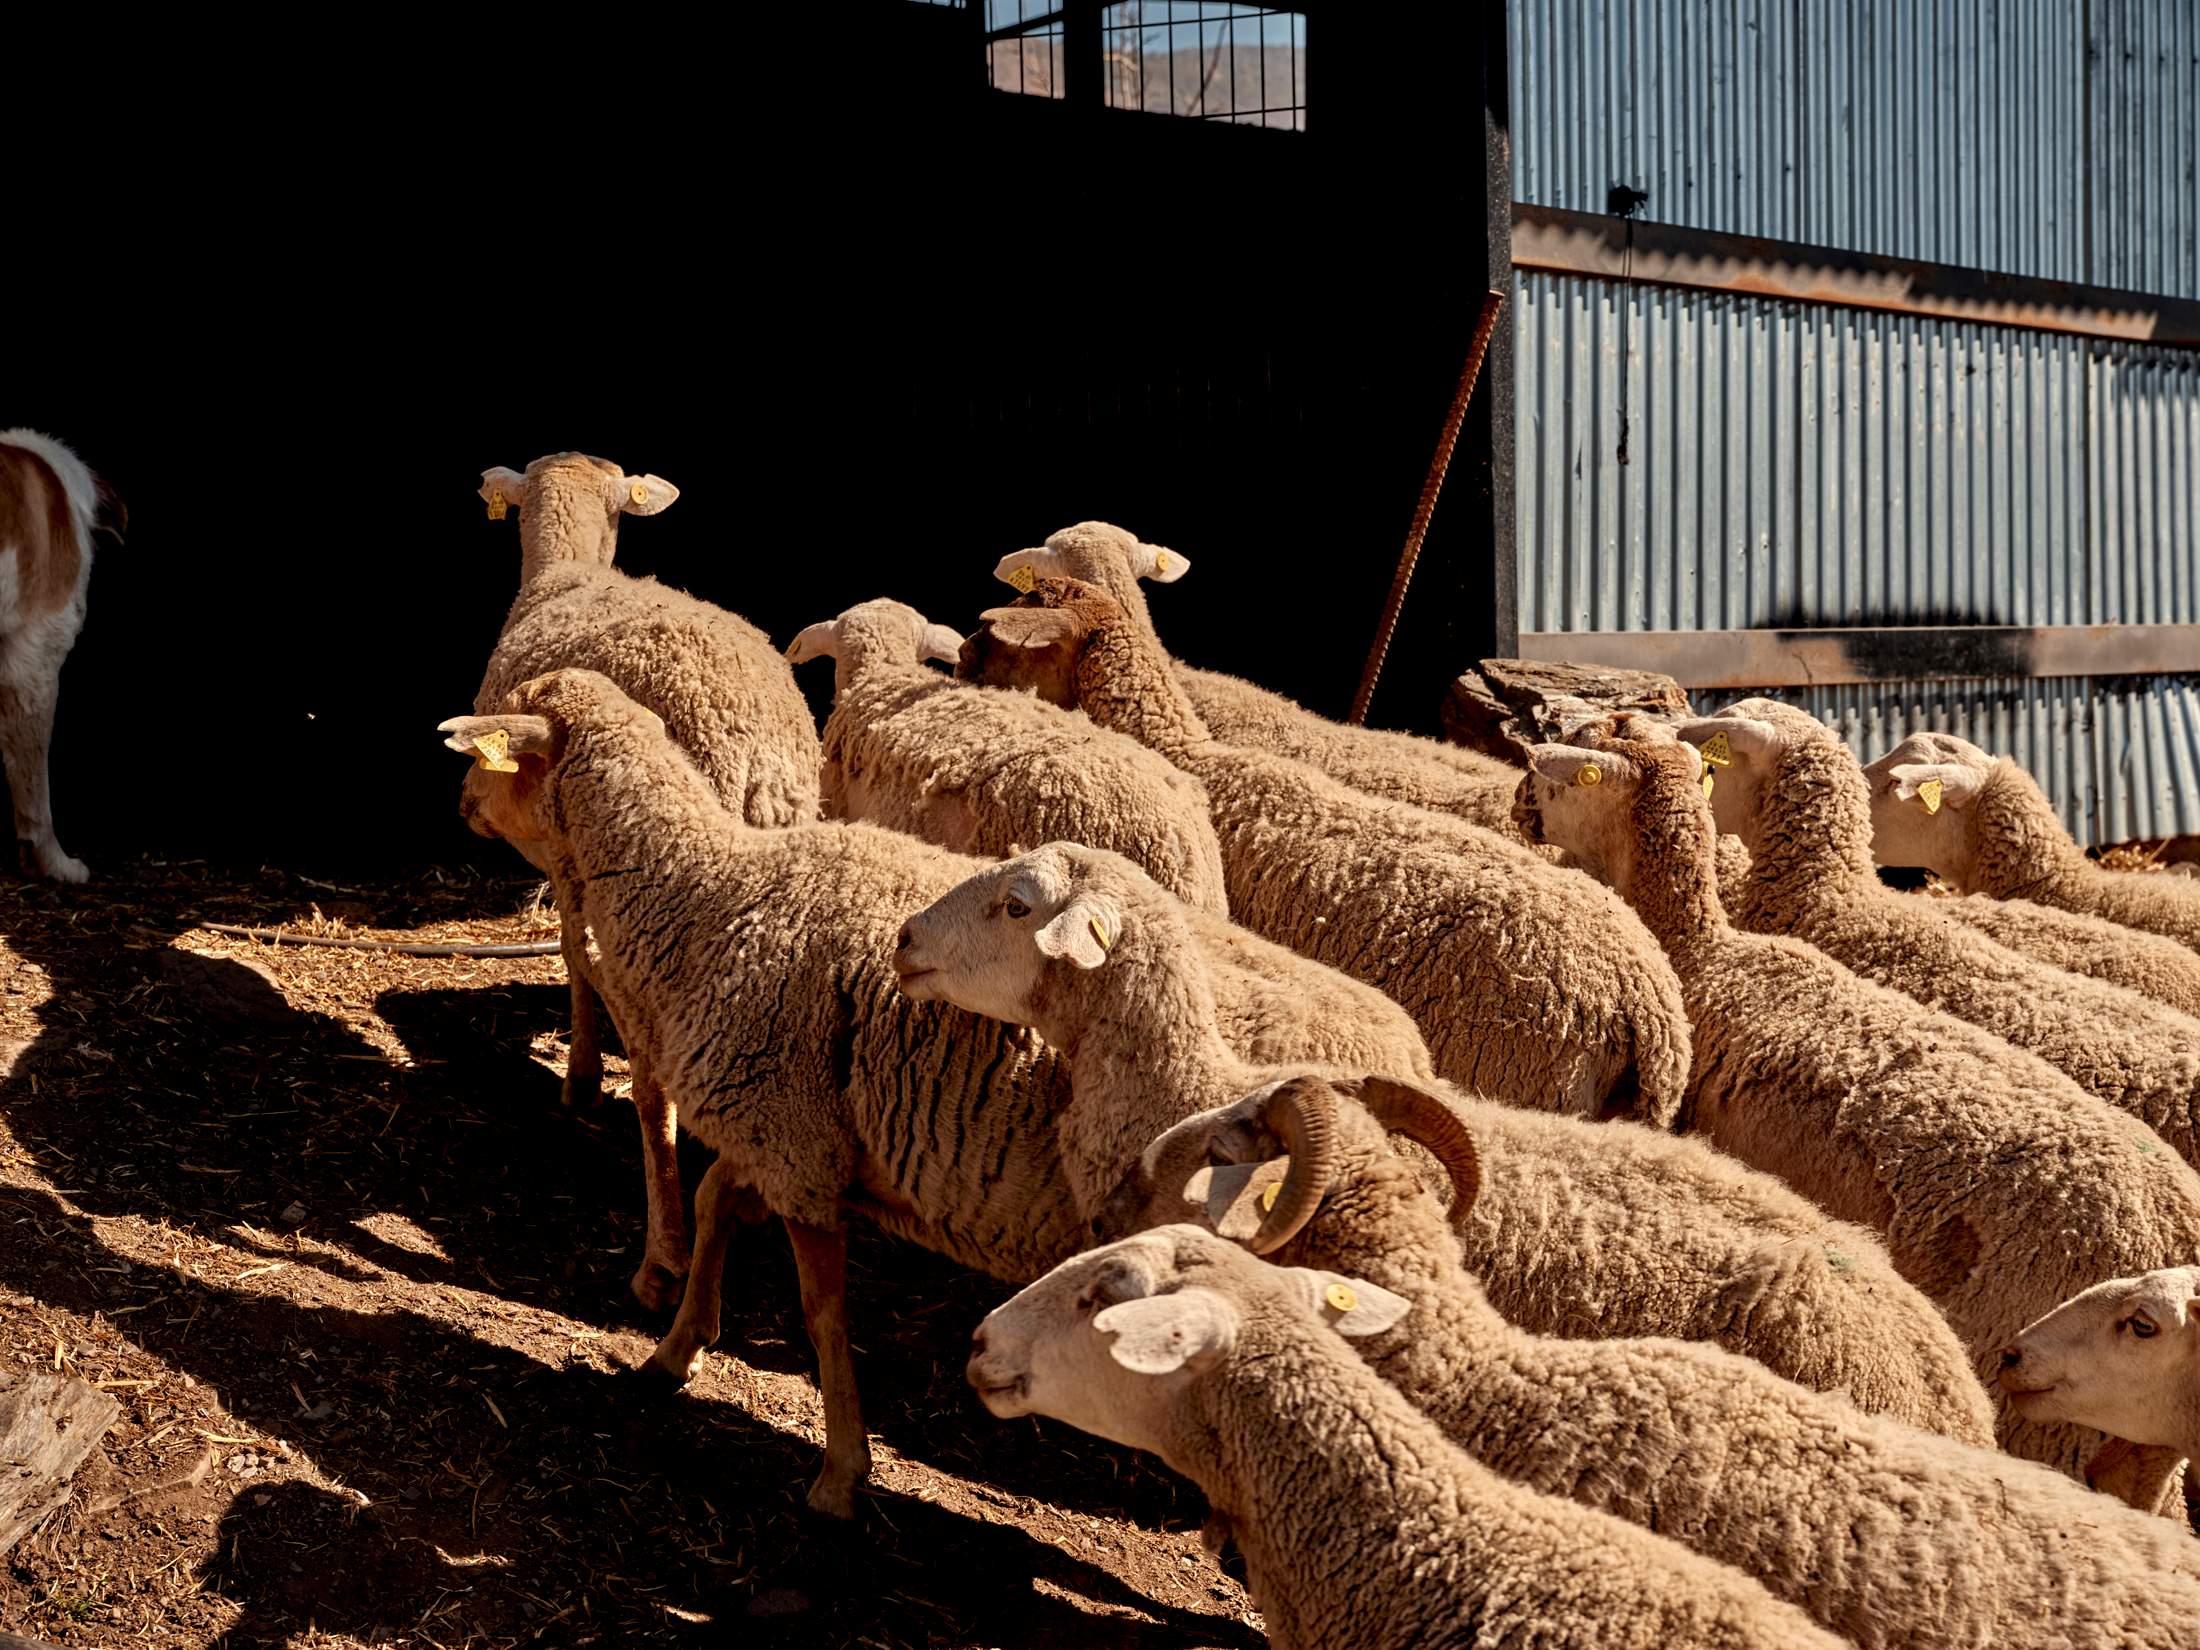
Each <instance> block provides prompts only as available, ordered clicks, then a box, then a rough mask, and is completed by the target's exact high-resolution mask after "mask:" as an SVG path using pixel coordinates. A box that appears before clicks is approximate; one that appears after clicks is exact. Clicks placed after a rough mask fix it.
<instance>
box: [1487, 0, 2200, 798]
mask: <svg viewBox="0 0 2200 1650" xmlns="http://www.w3.org/2000/svg"><path fill="white" fill-rule="evenodd" d="M2089 30H2090V36H2091V43H2092V50H2091V51H2090V52H2089V51H2088V31H2089ZM1511 40H1512V53H1513V76H1512V96H1513V133H1514V151H1513V152H1514V167H1515V187H1516V191H1517V193H1518V196H1519V198H1520V199H1522V200H1527V201H1533V202H1536V203H1539V204H1545V205H1552V206H1562V207H1570V208H1573V209H1576V210H1582V211H1602V210H1604V208H1605V196H1606V191H1607V189H1608V188H1609V187H1610V186H1611V185H1612V184H1615V183H1620V184H1626V185H1628V186H1629V187H1632V188H1635V189H1639V190H1642V191H1644V192H1646V193H1647V194H1648V195H1649V200H1648V202H1647V203H1646V204H1645V206H1644V208H1643V213H1642V215H1643V216H1644V217H1646V218H1653V219H1659V220H1663V221H1668V222H1676V223H1684V224H1689V225H1692V226H1695V227H1700V228H1708V229H1719V230H1728V231H1732V232H1735V233H1742V234H1756V235H1768V236H1774V237H1779V238H1783V239H1791V240H1800V241H1812V242H1818V243H1821V244H1830V245H1836V246H1843V247H1849V248H1853V249H1857V250H1863V251H1871V252H1880V253H1887V254H1892V255H1897V256H1906V257H1917V258H1924V259H1930V260H1934V261H1940V262H1948V263H1958V264H1971V265H1977V266H1981V267H1986V268H1992V269H2001V270H2007V271H2012V272H2016V273H2022V274H2031V275H2039V276H2047V277H2055V278H2061V279H2071V280H2092V281H2095V282H2098V283H2101V284H2109V285H2121V286H2133V287H2138V288H2141V289H2144V290H2152V291H2156V292H2168V293H2172V294H2176V295H2185V296H2200V241H2196V225H2200V177H2196V175H2195V153H2196V146H2200V132H2196V127H2200V61H2196V58H2200V25H2196V21H2195V17H2194V7H2193V6H2192V4H2191V0H2092V4H2091V6H2090V8H2082V7H2079V6H2075V5H2072V4H2068V3H2067V0H2009V3H2005V4H2000V5H1993V4H1987V3H1985V0H1911V3H1901V4H1891V3H1880V4H1857V5H1848V4H1842V3H1839V0H1787V3H1784V4H1781V3H1773V0H1638V3H1635V4H1626V3H1620V0H1614V3H1611V4H1603V3H1597V0H1512V33H1511ZM2089 65H2090V66H2091V67H2090V74H2089ZM1515 287H1516V297H1517V302H1516V304H1515V306H1514V309H1513V322H1514V326H1515V328H1516V329H1517V336H1518V343H1519V358H1518V362H1519V365H1518V371H1519V384H1518V401H1517V418H1518V448H1517V454H1518V473H1517V484H1518V489H1519V520H1520V558H1521V559H1520V602H1521V614H1520V622H1521V627H1522V628H1523V629H1526V630H1568V629H1576V630H1635V629H1675V628H1678V629H1696V628H1702V629H1726V628H1741V627H1749V626H1766V625H1834V624H1850V625H1856V624H1862V625H1881V624H1965V623H1980V624H2082V623H2110V622H2122V623H2193V622H2200V357H2195V356H2193V355H2191V354H2188V353H2184V352H2177V351H2168V350H2155V349H2146V348H2139V347H2134V346H2130V345H2123V344H2110V343H2104V342H2101V341H2098V340H2091V339H2080V338H2073V337H2067V336H2063V335H2059V334H2052V333H2042V332H2023V331H2016V330H2011V329H2003V328H1993V327H1981V326H1976V325H1969V324H1960V323H1953V322H1944V321H1933V320H1923V319H1918V318H1914V317H1904V316H1895V315H1882V314H1876V313H1869V312H1863V311H1857V310H1844V309H1833V308H1822V307H1819V306H1812V305H1797V304H1786V303H1775V302H1770V301H1766V300H1759V299H1751V298H1745V297H1727V296H1722V295H1718V294H1712V293H1703V292H1687V291H1680V290H1676V289H1670V288H1656V287H1647V286H1631V285H1626V284H1621V283H1611V282H1601V281H1594V280H1581V279H1573V278H1566V277H1558V276H1547V275H1530V276H1522V277H1519V278H1517V279H1516V282H1515ZM1783 696H1790V697H1794V698H1796V699H1797V700H1798V701H1799V702H1801V703H1804V704H1806V705H1808V706H1809V707H1810V708H1811V709H1812V710H1813V711H1814V712H1815V713H1816V714H1819V715H1821V716H1825V717H1827V718H1829V719H1830V720H1833V721H1835V722H1836V723H1837V724H1838V725H1839V726H1840V727H1841V728H1842V730H1843V732H1844V734H1845V736H1846V737H1848V738H1849V739H1850V740H1851V741H1852V742H1853V743H1855V744H1856V745H1857V746H1858V748H1859V749H1861V750H1863V751H1864V752H1865V754H1866V755H1867V756H1870V755H1876V754H1877V753H1878V751H1879V750H1880V749H1882V748H1884V747H1885V746H1886V745H1888V744H1891V743H1893V742H1894V741H1895V740H1896V739H1898V738H1900V737H1901V735H1902V734H1903V733H1905V732H1908V731H1910V730H1911V729H1912V728H1918V727H1928V726H1941V727H1945V728H1947V729H1948V730H1949V731H1951V732H1958V733H1962V734H1964V735H1965V736H1966V737H1970V738H1973V739H1976V740H1977V741H1978V742H1979V743H1980V744H1983V745H1986V746H1987V747H1988V748H1989V749H1995V750H2002V751H2006V752H2007V754H2009V755H2011V756H2013V757H2016V758H2017V759H2019V760H2020V761H2023V762H2025V763H2026V764H2027V765H2028V766H2031V767H2033V768H2034V771H2036V772H2037V773H2038V774H2039V776H2040V778H2041V781H2042V783H2043V784H2045V785H2046V786H2047V787H2048V789H2049V793H2050V794H2051V795H2052V796H2054V797H2055V799H2056V801H2057V803H2058V806H2059V807H2060V808H2061V809H2062V812H2063V815H2064V817H2065V819H2066V821H2067V822H2068V823H2069V824H2070V826H2071V828H2072V829H2073V831H2075V832H2077V833H2078V834H2079V836H2080V837H2081V838H2082V839H2085V840H2094V841H2114V840H2120V839H2123V838H2128V837H2133V836H2142V835H2165V834H2169V833H2172V832H2188V831H2200V790H2196V787H2195V785H2194V782H2193V781H2194V778H2195V775H2196V774H2200V696H2196V694H2195V691H2194V685H2193V684H2192V683H2191V682H2190V681H2188V680H2186V679H2182V678H2176V679H2164V680H2159V681H2139V680H2132V679H2116V680H2103V681H2101V682H2099V683H2094V682H2089V681H2081V680H2062V681H2050V682H1983V681H1982V682H1962V683H1913V684H1885V685H1874V686H1870V687H1864V688H1846V689H1840V690H1820V691H1817V692H1811V693H1795V694H1793V695H1783Z"/></svg>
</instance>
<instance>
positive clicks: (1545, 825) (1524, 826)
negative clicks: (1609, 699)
mask: <svg viewBox="0 0 2200 1650" xmlns="http://www.w3.org/2000/svg"><path fill="white" fill-rule="evenodd" d="M1566 740H1567V742H1566V743H1565V744H1562V745H1537V746H1535V747H1534V748H1533V749H1532V750H1530V752H1529V754H1528V771H1527V773H1526V774H1524V775H1522V777H1521V780H1520V784H1519V787H1518V788H1517V789H1516V790H1515V792H1514V794H1513V819H1514V821H1515V822H1516V823H1517V824H1518V825H1519V826H1520V829H1521V832H1522V834H1523V835H1525V836H1526V837H1527V838H1528V840H1529V841H1531V842H1545V843H1550V844H1552V845H1554V846H1556V847H1560V848H1564V849H1565V850H1566V851H1567V852H1568V853H1570V854H1572V855H1573V857H1574V859H1575V860H1576V861H1577V862H1578V863H1579V864H1580V866H1581V868H1582V869H1584V870H1586V871H1587V872H1589V874H1590V875H1592V876H1594V877H1596V878H1597V879H1598V880H1600V881H1602V882H1605V883H1608V884H1610V885H1611V886H1612V887H1614V888H1616V889H1618V890H1619V892H1620V893H1621V895H1622V896H1624V897H1631V896H1632V893H1633V891H1634V883H1635V881H1636V878H1637V874H1638V863H1637V862H1638V859H1639V854H1640V850H1641V848H1642V846H1643V844H1644V843H1645V841H1646V840H1647V839H1648V835H1649V834H1650V833H1646V832H1645V830H1644V824H1645V821H1644V820H1643V819H1642V817H1641V815H1642V811H1643V810H1644V809H1646V808H1653V807H1670V806H1672V805H1673V804H1674V801H1675V800H1676V799H1677V798H1686V799H1687V800H1685V801H1682V802H1681V803H1680V805H1681V806H1683V807H1685V808H1687V809H1688V810H1689V811H1690V812H1691V813H1698V812H1701V810H1702V804H1701V803H1700V802H1698V801H1697V800H1696V798H1699V797H1711V796H1713V795H1714V793H1715V792H1716V791H1717V790H1718V789H1719V788H1721V787H1722V786H1723V785H1724V783H1725V780H1724V775H1723V774H1721V773H1720V772H1719V770H1718V769H1717V768H1716V767H1713V766H1710V765H1709V764H1707V762H1706V760H1705V758H1704V756H1703V753H1702V752H1701V751H1699V750H1698V749H1697V748H1696V747H1695V746H1693V745H1689V744H1685V743H1683V742H1682V741H1680V740H1679V739H1677V738H1675V737H1674V734H1673V732H1672V730H1671V729H1670V728H1669V727H1667V726H1666V725H1665V724H1664V723H1662V722H1658V721H1654V720H1652V719H1651V718H1649V717H1646V716H1636V715H1633V714H1631V713H1628V712H1625V711H1622V712H1620V713H1618V714H1617V715H1612V716H1599V717H1595V718H1593V719H1591V720H1590V721H1587V722H1584V723H1581V724H1578V725H1577V726H1575V727H1574V728H1572V729H1571V730H1569V731H1568V733H1567V736H1566ZM1666 769H1670V770H1672V772H1673V773H1674V775H1676V776H1677V778H1678V780H1679V781H1680V783H1679V785H1678V786H1675V785H1672V784H1668V783H1661V782H1660V780H1659V776H1660V774H1661V771H1662V770H1666ZM1713 805H1714V806H1715V805H1716V804H1715V803H1714V804H1713ZM1654 834H1655V835H1657V836H1659V837H1661V838H1662V837H1663V836H1665V835H1667V834H1668V832H1667V830H1666V829H1665V822H1663V821H1660V822H1659V829H1658V830H1657V831H1656V832H1655V833H1654Z"/></svg>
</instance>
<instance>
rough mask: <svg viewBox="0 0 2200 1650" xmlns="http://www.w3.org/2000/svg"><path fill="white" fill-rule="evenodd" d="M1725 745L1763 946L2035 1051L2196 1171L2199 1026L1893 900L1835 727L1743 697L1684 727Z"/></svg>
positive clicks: (1731, 803) (1754, 923)
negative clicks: (1809, 948) (1827, 962)
mask: <svg viewBox="0 0 2200 1650" xmlns="http://www.w3.org/2000/svg"><path fill="white" fill-rule="evenodd" d="M1730 723H1745V724H1757V725H1759V726H1762V727H1768V728H1770V729H1771V730H1772V735H1771V737H1770V739H1769V740H1767V739H1765V738H1764V737H1762V736H1760V737H1758V738H1756V739H1752V740H1747V741H1745V740H1744V739H1743V738H1742V737H1741V735H1740V731H1739V728H1737V731H1736V733H1735V735H1734V736H1733V737H1732V738H1730V740H1729V745H1730V749H1731V753H1732V754H1731V760H1730V762H1729V764H1728V766H1726V767H1725V768H1723V769H1720V770H1717V781H1716V783H1717V790H1716V792H1715V793H1714V795H1713V797H1712V804H1711V805H1712V810H1713V813H1714V814H1715V815H1716V817H1717V818H1718V820H1719V822H1720V825H1721V828H1722V829H1725V830H1731V831H1732V832H1733V833H1734V834H1735V835H1737V836H1739V837H1740V838H1741V839H1742V843H1743V846H1744V847H1746V848H1747V849H1748V850H1749V859H1750V871H1749V876H1748V879H1747V880H1746V881H1745V882H1744V883H1743V885H1742V891H1741V895H1740V898H1739V899H1738V900H1735V901H1733V902H1731V903H1729V904H1728V906H1727V914H1728V915H1729V916H1730V917H1732V918H1733V920H1734V922H1735V923H1736V924H1737V925H1739V926H1740V927H1743V928H1747V929H1750V930H1752V931H1754V932H1756V933H1760V934H1786V935H1789V936H1791V937H1793V938H1795V939H1799V940H1804V941H1807V942H1808V943H1809V944H1811V945H1814V946H1816V947H1817V948H1818V949H1819V950H1821V951H1823V952H1824V953H1826V955H1827V956H1829V957H1831V958H1833V959H1834V960H1835V961H1836V962H1839V963H1841V964H1842V965H1843V966H1845V967H1847V968H1850V969H1852V970H1854V971H1855V972H1856V973H1858V974H1861V975H1862V976H1864V978H1866V979H1868V980H1874V981H1877V982H1878V983H1879V984H1881V985H1884V986H1887V987H1890V988H1891V989H1893V990H1896V991H1900V992H1902V993H1904V994H1905V995H1907V996H1910V997H1914V998H1916V999H1917V1001H1919V1002H1920V1003H1923V1004H1924V1005H1925V1006H1926V1007H1928V1008H1932V1009H1937V1010H1939V1011H1941V1012H1942V1013H1945V1014H1952V1015H1954V1016H1955V1017H1956V1018H1957V1019H1959V1020H1965V1021H1968V1022H1969V1023H1970V1024H1972V1025H1974V1026H1977V1027H1978V1028H1979V1029H1981V1030H1982V1031H1990V1032H1992V1033H1993V1034H1994V1035H1995V1036H1997V1037H1999V1038H2001V1039H2002V1040H2004V1041H2005V1042H2009V1043H2013V1044H2015V1045H2016V1046H2017V1047H2019V1048H2024V1049H2029V1050H2030V1051H2031V1052H2032V1053H2034V1054H2037V1055H2038V1056H2039V1057H2040V1058H2041V1059H2043V1060H2045V1061H2046V1062H2047V1063H2048V1064H2049V1065H2051V1066H2054V1067H2056V1068H2057V1069H2058V1070H2060V1071H2062V1072H2064V1073H2065V1074H2066V1075H2068V1076H2069V1077H2070V1078H2071V1079H2072V1080H2074V1081H2075V1082H2076V1083H2077V1084H2078V1086H2079V1087H2080V1088H2082V1089H2084V1090H2085V1091H2086V1092H2087V1093H2089V1094H2091V1095H2093V1096H2094V1097H2095V1098H2096V1099H2100V1100H2105V1101H2107V1102H2108V1103H2109V1104H2110V1105H2112V1106H2115V1107H2117V1108H2119V1109H2121V1110H2123V1111H2126V1112H2128V1113H2130V1114H2131V1115H2132V1116H2133V1117H2135V1118H2137V1119H2139V1120H2140V1121H2141V1122H2143V1123H2145V1124H2146V1125H2147V1127H2148V1128H2149V1129H2151V1130H2152V1131H2154V1133H2156V1134H2158V1135H2160V1136H2161V1138H2162V1139H2163V1140H2165V1141H2167V1142H2168V1143H2169V1144H2170V1146H2171V1147H2173V1148H2174V1149H2175V1150H2176V1151H2177V1152H2178V1153H2179V1154H2180V1155H2181V1156H2183V1157H2184V1159H2185V1160H2186V1161H2187V1162H2196V1161H2200V1020H2194V1019H2193V1018H2191V1017H2190V1016H2188V1015H2184V1014H2180V1013H2178V1012H2177V1011H2176V1010H2175V1009H2171V1008H2166V1007H2164V1006H2163V1005H2162V1004H2160V1003H2158V1002H2155V1001H2153V1000H2152V999H2150V998H2146V997H2141V996H2138V995H2136V994H2135V993H2133V992H2129V991H2126V990H2124V989H2123V988H2121V987H2120V986H2114V985H2110V984H2107V983H2106V982H2104V981H2100V980H2094V979H2087V978H2085V977H2084V976H2082V975H2077V974H2072V973H2068V972H2066V971H2065V970H2063V969H2060V968H2055V967H2052V966H2050V965H2048V964H2045V963H2040V962H2035V961H2034V960H2032V959H2031V958H2030V957H2027V956H2024V955H2022V954H2021V953H2018V952H2015V951H2011V950H2010V949H2009V948H2008V947H2006V946H2002V945H1997V944H1996V943H1995V942H1994V941H1993V940H1991V939H1989V938H1987V937H1986V935H1984V934H1983V933H1980V932H1979V931H1977V930H1976V929H1973V928H1971V927H1969V926H1968V925H1966V924H1964V923H1962V922H1959V921H1957V920H1956V919H1955V918H1954V917H1953V916H1952V915H1950V914H1947V913H1944V912H1943V911H1941V910H1940V909H1939V902H1938V901H1934V900H1921V899H1916V898H1913V897H1912V896H1910V895H1907V894H1903V893H1899V892H1897V891H1896V890H1894V889H1891V888H1889V887H1887V886H1886V885H1885V884H1884V883H1882V882H1881V881H1880V880H1879V874H1878V872H1877V871H1876V870H1875V869H1874V868H1873V864H1872V821H1871V789H1870V784H1869V781H1867V780H1866V778H1865V776H1864V772H1863V769H1862V768H1860V767H1859V766H1858V765H1857V761H1856V757H1855V754H1854V753H1853V752H1851V751H1850V750H1849V748H1848V747H1847V746H1846V745H1844V744H1842V743H1841V741H1840V739H1839V738H1838V737H1837V736H1836V735H1835V733H1834V732H1833V730H1832V729H1831V728H1829V727H1827V726H1826V725H1825V724H1824V723H1822V722H1819V721H1817V720H1816V719H1815V718H1813V717H1811V716H1809V715H1808V714H1806V713H1805V712H1803V711H1800V710H1797V709H1796V708H1795V707H1794V706H1792V705H1783V704H1779V703H1776V702H1775V701H1773V700H1770V699H1745V700H1743V701H1741V702H1740V703H1739V704H1736V705H1730V706H1728V707H1727V708H1726V709H1725V710H1723V711H1721V712H1719V713H1718V715H1716V716H1711V717H1706V718H1702V719H1700V720H1697V721H1694V722H1690V723H1688V724H1686V725H1685V726H1684V727H1683V728H1682V729H1681V730H1680V733H1681V737H1682V738H1684V739H1686V740H1688V741H1689V742H1691V743H1694V744H1698V745H1700V744H1702V743H1703V741H1704V740H1706V739H1707V738H1711V737H1714V736H1716V734H1717V732H1718V730H1719V729H1720V728H1721V727H1722V726H1723V725H1726V724H1730Z"/></svg>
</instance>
